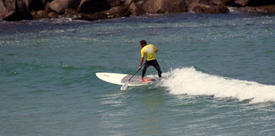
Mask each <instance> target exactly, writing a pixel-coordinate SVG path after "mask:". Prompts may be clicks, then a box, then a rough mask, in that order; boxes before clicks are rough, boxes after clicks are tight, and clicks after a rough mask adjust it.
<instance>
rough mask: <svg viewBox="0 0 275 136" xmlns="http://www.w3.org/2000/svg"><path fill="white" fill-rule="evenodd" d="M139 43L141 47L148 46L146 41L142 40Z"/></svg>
mask: <svg viewBox="0 0 275 136" xmlns="http://www.w3.org/2000/svg"><path fill="white" fill-rule="evenodd" d="M139 43H140V44H141V45H146V44H147V42H146V41H145V40H141V41H139Z"/></svg>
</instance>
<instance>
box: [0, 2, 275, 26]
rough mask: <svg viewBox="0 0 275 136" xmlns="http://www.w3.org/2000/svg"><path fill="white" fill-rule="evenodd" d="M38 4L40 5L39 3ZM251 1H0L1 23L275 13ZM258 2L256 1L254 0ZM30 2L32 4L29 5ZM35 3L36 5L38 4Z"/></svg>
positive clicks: (271, 6)
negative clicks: (178, 14)
mask: <svg viewBox="0 0 275 136" xmlns="http://www.w3.org/2000/svg"><path fill="white" fill-rule="evenodd" d="M38 1H40V3H39V2H38ZM251 1H253V0H196V1H192V0H173V1H172V2H170V1H169V0H97V1H95V2H91V0H81V1H80V0H63V1H62V0H53V1H51V2H50V1H49V0H37V1H36V3H34V2H33V1H31V0H10V1H8V2H6V1H3V0H0V8H1V9H0V21H1V20H5V21H20V20H40V19H44V18H46V19H52V18H71V19H72V20H87V21H95V20H103V19H113V18H121V17H130V16H144V15H148V14H160V15H161V14H174V13H194V14H228V13H232V12H240V13H259V14H274V13H275V2H270V3H266V2H265V1H268V0H262V2H258V3H257V2H256V3H253V2H251ZM254 1H257V0H254ZM31 2H33V3H31ZM37 2H38V3H37Z"/></svg>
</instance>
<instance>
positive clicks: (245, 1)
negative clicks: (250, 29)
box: [235, 0, 275, 6]
mask: <svg viewBox="0 0 275 136" xmlns="http://www.w3.org/2000/svg"><path fill="white" fill-rule="evenodd" d="M235 3H236V4H239V5H241V6H263V5H274V4H275V0H236V1H235Z"/></svg>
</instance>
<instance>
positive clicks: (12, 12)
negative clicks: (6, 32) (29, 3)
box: [2, 0, 32, 21]
mask: <svg viewBox="0 0 275 136" xmlns="http://www.w3.org/2000/svg"><path fill="white" fill-rule="evenodd" d="M2 4H4V6H5V7H6V8H5V9H6V10H5V13H2V14H3V19H4V20H7V21H18V20H29V19H32V16H31V14H30V12H29V10H28V9H27V7H26V5H25V3H24V1H23V0H5V1H2ZM3 11H4V10H3Z"/></svg>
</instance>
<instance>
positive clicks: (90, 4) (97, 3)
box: [78, 0, 110, 13]
mask: <svg viewBox="0 0 275 136" xmlns="http://www.w3.org/2000/svg"><path fill="white" fill-rule="evenodd" d="M108 9H110V5H109V3H108V2H107V0H81V2H80V4H79V7H78V11H79V12H81V13H95V12H100V11H104V10H108Z"/></svg>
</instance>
